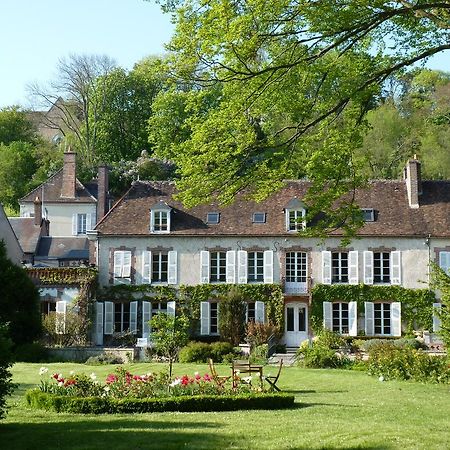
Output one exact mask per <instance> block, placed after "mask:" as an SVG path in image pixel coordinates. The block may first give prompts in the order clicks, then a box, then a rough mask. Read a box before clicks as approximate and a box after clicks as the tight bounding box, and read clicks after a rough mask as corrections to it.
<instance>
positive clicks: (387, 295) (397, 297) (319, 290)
mask: <svg viewBox="0 0 450 450" xmlns="http://www.w3.org/2000/svg"><path fill="white" fill-rule="evenodd" d="M335 301H342V302H357V307H358V311H364V302H376V301H395V302H400V303H401V304H402V322H404V323H405V324H406V334H412V332H413V330H414V329H420V328H422V329H430V328H431V326H432V320H433V319H432V317H433V302H434V301H435V295H434V292H433V291H430V290H429V289H407V288H403V287H401V286H370V285H366V284H360V285H354V286H349V285H339V284H338V285H326V284H319V285H317V286H315V287H314V288H313V289H312V307H311V324H312V327H313V329H314V330H315V331H317V330H319V329H320V328H321V327H322V322H323V305H322V303H323V302H335Z"/></svg>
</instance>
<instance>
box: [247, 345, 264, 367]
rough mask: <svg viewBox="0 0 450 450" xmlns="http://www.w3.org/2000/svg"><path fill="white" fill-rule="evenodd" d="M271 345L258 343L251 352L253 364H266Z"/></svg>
mask: <svg viewBox="0 0 450 450" xmlns="http://www.w3.org/2000/svg"><path fill="white" fill-rule="evenodd" d="M268 351H269V346H268V345H267V344H262V345H258V347H255V348H253V349H252V351H251V353H250V362H251V363H253V364H266V363H267V354H268Z"/></svg>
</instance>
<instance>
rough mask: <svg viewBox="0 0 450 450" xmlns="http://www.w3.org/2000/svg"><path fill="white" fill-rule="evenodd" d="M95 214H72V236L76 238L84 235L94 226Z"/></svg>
mask: <svg viewBox="0 0 450 450" xmlns="http://www.w3.org/2000/svg"><path fill="white" fill-rule="evenodd" d="M95 220H96V217H95V214H92V213H73V214H72V235H73V236H77V235H80V234H86V232H87V231H88V230H91V229H92V228H93V226H94V225H95Z"/></svg>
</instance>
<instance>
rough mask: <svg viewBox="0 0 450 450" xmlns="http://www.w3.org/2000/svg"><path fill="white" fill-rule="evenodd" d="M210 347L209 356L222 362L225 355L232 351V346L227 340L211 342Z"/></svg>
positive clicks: (215, 360)
mask: <svg viewBox="0 0 450 450" xmlns="http://www.w3.org/2000/svg"><path fill="white" fill-rule="evenodd" d="M210 347H211V358H212V359H213V361H214V362H222V361H223V359H224V356H225V355H229V354H230V353H231V354H233V352H234V347H233V346H232V345H231V344H230V343H229V342H213V343H212V344H210Z"/></svg>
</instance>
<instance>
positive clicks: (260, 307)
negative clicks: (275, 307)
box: [255, 301, 266, 323]
mask: <svg viewBox="0 0 450 450" xmlns="http://www.w3.org/2000/svg"><path fill="white" fill-rule="evenodd" d="M265 314H266V313H265V304H264V302H260V301H256V302H255V322H256V323H264V322H265Z"/></svg>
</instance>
